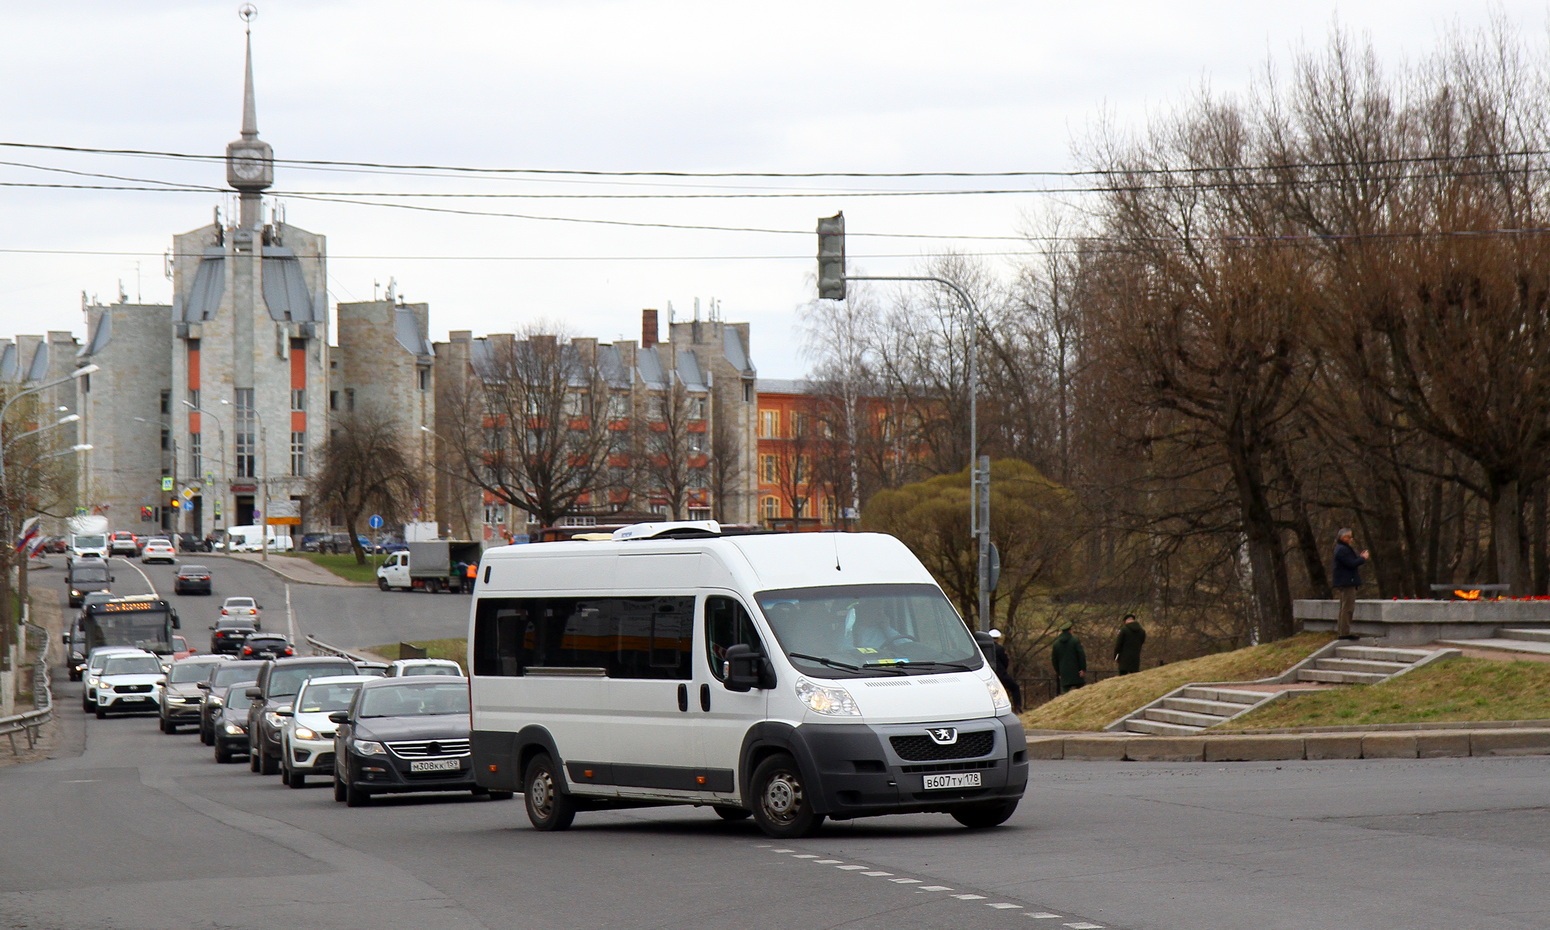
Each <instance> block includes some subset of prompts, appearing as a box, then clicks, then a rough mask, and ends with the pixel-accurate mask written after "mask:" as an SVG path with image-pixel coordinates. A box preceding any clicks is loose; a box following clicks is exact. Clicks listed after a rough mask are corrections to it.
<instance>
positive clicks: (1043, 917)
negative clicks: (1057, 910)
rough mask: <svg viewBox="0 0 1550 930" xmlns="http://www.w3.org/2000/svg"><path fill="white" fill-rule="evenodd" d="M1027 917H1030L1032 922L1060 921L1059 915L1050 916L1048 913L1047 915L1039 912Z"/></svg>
mask: <svg viewBox="0 0 1550 930" xmlns="http://www.w3.org/2000/svg"><path fill="white" fill-rule="evenodd" d="M1028 916H1029V917H1032V918H1033V919H1034V920H1059V919H1060V915H1059V914H1050V913H1047V912H1040V913H1038V914H1029V915H1028Z"/></svg>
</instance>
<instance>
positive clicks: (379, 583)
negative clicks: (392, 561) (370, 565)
mask: <svg viewBox="0 0 1550 930" xmlns="http://www.w3.org/2000/svg"><path fill="white" fill-rule="evenodd" d="M377 587H378V588H380V589H381V590H383V591H391V590H393V588H392V586H391V585H389V584H388V583H387V579H386V578H378V579H377Z"/></svg>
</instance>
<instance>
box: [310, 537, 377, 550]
mask: <svg viewBox="0 0 1550 930" xmlns="http://www.w3.org/2000/svg"><path fill="white" fill-rule="evenodd" d="M355 538H356V539H358V540H360V543H361V548H362V549H365V550H366V551H367V552H370V551H371V540H369V539H367V538H366V537H365V536H361V535H357V536H356V537H355ZM318 545H319V548H320V551H322V552H332V553H334V554H335V555H339V554H340V553H344V552H354V551H355V549H354V547H352V546H351V545H350V534H349V533H330V534H329V535H328V538H327V539H326V540H324V541H323V542H321V543H319V544H318Z"/></svg>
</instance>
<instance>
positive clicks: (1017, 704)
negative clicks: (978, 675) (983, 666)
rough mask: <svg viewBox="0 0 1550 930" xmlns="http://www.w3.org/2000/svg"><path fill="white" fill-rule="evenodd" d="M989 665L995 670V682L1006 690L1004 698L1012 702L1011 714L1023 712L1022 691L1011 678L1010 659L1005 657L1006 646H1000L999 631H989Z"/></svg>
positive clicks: (1007, 656)
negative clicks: (999, 683) (998, 682)
mask: <svg viewBox="0 0 1550 930" xmlns="http://www.w3.org/2000/svg"><path fill="white" fill-rule="evenodd" d="M990 657H991V658H990V665H991V668H992V669H994V670H995V673H996V680H997V681H1000V682H1001V687H1003V688H1005V689H1006V696H1007V697H1008V698H1010V699H1011V701H1012V712H1013V713H1018V714H1020V713H1022V712H1023V689H1022V687H1021V686H1020V685H1018V683H1017V679H1016V678H1013V677H1012V657H1011V656H1009V655H1007V652H1006V646H1004V645H1002V644H1001V631H1000V630H991V631H990Z"/></svg>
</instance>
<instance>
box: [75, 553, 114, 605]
mask: <svg viewBox="0 0 1550 930" xmlns="http://www.w3.org/2000/svg"><path fill="white" fill-rule="evenodd" d="M65 584H66V585H67V586H68V587H69V590H70V606H71V607H79V606H81V601H82V599H83V598H85V596H86V595H88V594H90V593H92V592H93V591H111V590H113V573H112V572H110V571H108V563H107V562H104V561H102V560H100V559H76V560H75V562H73V563H72V564H71V565H70V570H69V571H68V572H66V573H65Z"/></svg>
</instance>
